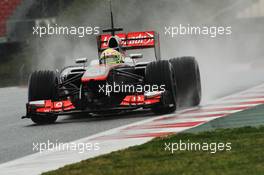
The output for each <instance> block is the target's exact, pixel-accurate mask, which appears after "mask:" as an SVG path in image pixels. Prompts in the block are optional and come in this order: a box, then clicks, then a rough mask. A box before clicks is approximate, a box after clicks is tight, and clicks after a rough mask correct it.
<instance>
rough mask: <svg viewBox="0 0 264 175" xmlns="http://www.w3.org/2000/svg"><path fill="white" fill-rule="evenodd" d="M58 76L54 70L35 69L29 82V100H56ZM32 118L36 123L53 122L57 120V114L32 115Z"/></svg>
mask: <svg viewBox="0 0 264 175" xmlns="http://www.w3.org/2000/svg"><path fill="white" fill-rule="evenodd" d="M57 85H58V78H57V76H56V73H55V72H54V71H35V72H33V73H32V74H31V76H30V78H29V82H28V101H29V102H30V101H37V100H55V99H56V98H57V97H58V92H57ZM30 117H31V120H32V121H33V122H34V123H36V124H39V125H41V124H51V123H54V122H55V121H56V120H57V118H58V117H57V116H49V115H44V116H40V115H32V116H30Z"/></svg>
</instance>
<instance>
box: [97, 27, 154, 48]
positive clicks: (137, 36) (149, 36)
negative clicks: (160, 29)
mask: <svg viewBox="0 0 264 175" xmlns="http://www.w3.org/2000/svg"><path fill="white" fill-rule="evenodd" d="M154 34H155V32H154V31H145V32H130V33H127V34H126V33H118V34H116V36H118V37H119V38H120V39H121V45H120V46H121V47H125V48H133V49H135V47H140V48H144V47H145V48H146V47H154V45H155V40H154ZM110 37H111V35H110V34H103V35H101V47H100V48H101V49H106V48H108V45H107V42H108V40H109V38H110Z"/></svg>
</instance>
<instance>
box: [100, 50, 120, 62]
mask: <svg viewBox="0 0 264 175" xmlns="http://www.w3.org/2000/svg"><path fill="white" fill-rule="evenodd" d="M123 62H124V56H123V54H121V53H120V52H118V51H117V50H115V49H112V48H109V49H106V50H104V51H103V52H102V54H101V56H100V64H104V63H105V64H119V63H123Z"/></svg>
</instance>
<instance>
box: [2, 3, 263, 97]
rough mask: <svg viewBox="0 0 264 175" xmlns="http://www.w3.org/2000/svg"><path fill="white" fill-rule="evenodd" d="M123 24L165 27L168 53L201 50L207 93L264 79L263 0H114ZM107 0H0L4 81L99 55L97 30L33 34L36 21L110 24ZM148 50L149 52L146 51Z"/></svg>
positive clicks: (23, 80) (23, 79)
mask: <svg viewBox="0 0 264 175" xmlns="http://www.w3.org/2000/svg"><path fill="white" fill-rule="evenodd" d="M112 5H113V11H114V18H115V22H116V26H117V27H123V28H124V30H125V31H126V32H128V31H143V30H156V31H157V32H159V33H160V40H161V53H162V58H164V59H169V58H172V57H178V56H195V57H196V58H197V60H198V62H199V64H200V69H201V76H202V86H203V94H204V99H206V100H210V99H213V98H217V97H220V96H223V95H226V94H229V93H232V92H235V91H237V90H240V89H243V88H246V87H249V86H252V85H255V84H259V83H261V82H263V80H264V78H263V73H264V70H263V67H264V59H263V56H264V49H263V43H264V30H263V29H264V0H221V1H219V0H144V1H142V0H112ZM109 19H110V16H109V4H108V0H1V1H0V87H5V86H21V85H22V86H23V85H26V84H27V79H28V76H29V75H30V73H31V72H32V71H34V70H38V69H52V70H55V69H60V68H62V67H63V66H65V65H70V64H73V61H74V59H75V58H79V57H87V58H88V59H89V60H92V59H96V58H97V49H96V47H97V45H96V37H95V36H93V35H87V36H86V37H84V38H79V37H78V36H69V35H67V36H62V35H60V36H55V35H53V36H46V37H41V38H40V37H39V36H37V35H33V34H32V33H33V27H37V26H47V25H48V24H49V25H54V24H57V25H58V26H76V27H78V26H99V27H100V29H104V28H108V27H109V26H110V21H109ZM179 24H185V25H187V24H190V25H191V26H231V27H232V34H231V35H227V36H225V35H221V36H218V37H216V38H211V37H209V36H197V35H185V36H177V37H174V38H171V37H170V36H168V35H165V34H164V33H165V29H164V28H165V26H178V25H179ZM145 56H146V57H147V58H150V57H149V56H148V54H146V55H145Z"/></svg>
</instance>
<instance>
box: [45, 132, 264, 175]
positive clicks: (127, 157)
mask: <svg viewBox="0 0 264 175" xmlns="http://www.w3.org/2000/svg"><path fill="white" fill-rule="evenodd" d="M179 140H182V141H183V142H188V141H189V142H194V143H203V142H207V143H215V142H217V143H219V142H222V143H227V142H231V143H232V145H231V147H232V149H231V151H226V150H225V151H218V152H216V153H215V154H212V153H210V152H209V151H176V152H174V153H173V154H172V153H171V152H169V151H165V150H164V148H165V146H164V144H165V143H169V142H172V143H178V142H179ZM263 146H264V127H259V128H252V127H244V128H238V129H222V130H216V131H212V132H202V133H198V134H191V133H181V134H177V135H174V136H170V137H166V138H158V139H154V140H152V141H150V142H148V143H146V144H143V145H140V146H135V147H131V148H128V149H125V150H121V151H116V152H113V153H110V154H107V155H103V156H100V157H97V158H93V159H88V160H85V161H81V162H79V163H76V164H72V165H68V166H65V167H63V168H60V169H58V170H55V171H51V172H47V173H44V174H43V175H90V174H91V175H106V174H113V175H135V174H136V175H138V174H140V175H141V174H143V175H170V174H173V175H174V174H195V175H199V174H201V175H204V174H225V175H226V174H234V175H235V174H242V175H243V174H245V175H248V174H250V175H254V174H264V147H263Z"/></svg>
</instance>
